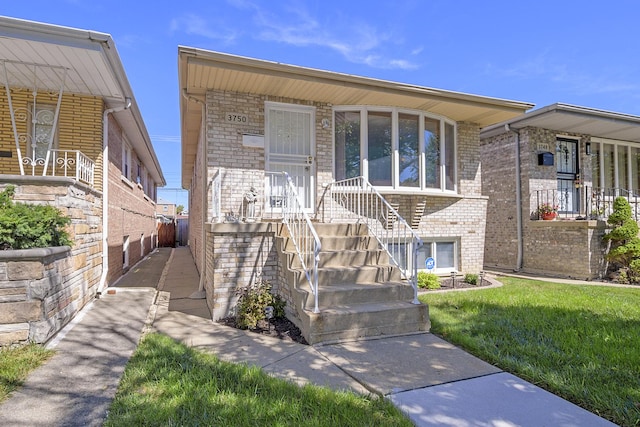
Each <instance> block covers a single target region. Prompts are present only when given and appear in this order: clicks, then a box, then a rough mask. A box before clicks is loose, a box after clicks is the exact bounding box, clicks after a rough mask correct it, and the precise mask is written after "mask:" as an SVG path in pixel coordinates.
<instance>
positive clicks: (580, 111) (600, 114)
mask: <svg viewBox="0 0 640 427" xmlns="http://www.w3.org/2000/svg"><path fill="white" fill-rule="evenodd" d="M505 125H509V127H510V128H511V129H514V130H518V129H523V128H525V127H537V128H542V129H548V130H553V131H556V132H567V133H575V134H581V135H589V136H594V137H599V138H606V139H615V140H620V141H628V142H638V143H640V117H638V116H632V115H628V114H622V113H614V112H610V111H604V110H596V109H592V108H586V107H578V106H574V105H569V104H553V105H550V106H547V107H543V108H540V109H538V110H535V111H532V112H530V113H526V114H524V115H522V116H520V117H516V118H515V119H512V120H508V121H506V122H503V123H499V124H496V125H493V126H489V127H487V128H485V129H483V130H482V132H481V133H480V137H481V138H489V137H492V136H496V135H499V134H501V133H504V132H506V129H505Z"/></svg>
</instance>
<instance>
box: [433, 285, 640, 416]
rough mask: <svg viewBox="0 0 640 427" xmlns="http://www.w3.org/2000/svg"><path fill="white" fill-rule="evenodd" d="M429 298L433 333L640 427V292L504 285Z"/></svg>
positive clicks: (509, 369) (628, 289)
mask: <svg viewBox="0 0 640 427" xmlns="http://www.w3.org/2000/svg"><path fill="white" fill-rule="evenodd" d="M500 281H501V282H503V283H504V286H503V287H500V288H493V289H485V290H477V291H470V292H449V293H439V294H436V293H431V294H428V293H427V294H423V295H421V296H420V300H421V301H423V302H425V303H427V304H429V314H430V317H431V331H432V332H433V333H435V334H438V335H440V336H442V337H443V338H444V339H446V340H447V341H450V342H452V343H454V344H457V345H459V346H461V347H463V348H464V349H466V350H467V351H469V352H470V353H473V354H475V355H476V356H478V357H480V358H482V359H484V360H486V361H488V362H490V363H492V364H494V365H496V366H498V367H500V368H501V369H503V370H505V371H508V372H511V373H513V374H515V375H517V376H519V377H521V378H523V379H525V380H527V381H529V382H532V383H534V384H536V385H538V386H540V387H543V388H545V389H547V390H549V391H551V392H553V393H555V394H558V395H560V396H562V397H564V398H565V399H567V400H570V401H572V402H574V403H576V404H578V405H580V406H582V407H583V408H585V409H588V410H590V411H592V412H594V413H596V414H598V415H600V416H602V417H604V418H607V419H609V420H611V421H613V422H615V423H617V424H620V425H623V426H640V287H639V288H614V287H606V286H588V285H585V286H576V285H566V284H557V283H549V282H542V281H534V280H524V279H517V278H500Z"/></svg>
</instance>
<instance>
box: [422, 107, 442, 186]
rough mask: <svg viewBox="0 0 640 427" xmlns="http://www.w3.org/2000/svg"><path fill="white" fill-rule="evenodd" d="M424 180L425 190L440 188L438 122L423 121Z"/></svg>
mask: <svg viewBox="0 0 640 427" xmlns="http://www.w3.org/2000/svg"><path fill="white" fill-rule="evenodd" d="M424 153H425V179H426V187H427V188H440V122H439V121H438V120H434V119H430V118H426V117H425V119H424Z"/></svg>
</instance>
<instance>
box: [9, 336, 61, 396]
mask: <svg viewBox="0 0 640 427" xmlns="http://www.w3.org/2000/svg"><path fill="white" fill-rule="evenodd" d="M52 355H53V351H51V350H45V349H44V348H43V347H42V346H39V345H37V344H29V345H26V346H23V347H18V348H3V349H0V402H2V401H3V400H4V399H6V398H7V396H8V395H9V393H11V392H12V391H13V390H15V389H16V388H18V387H20V386H21V385H22V383H23V382H24V380H25V379H26V378H27V375H29V373H30V372H31V371H33V370H34V369H36V368H37V367H38V366H40V365H41V364H42V363H44V362H45V361H46V360H47V359H49V358H50V357H51V356H52Z"/></svg>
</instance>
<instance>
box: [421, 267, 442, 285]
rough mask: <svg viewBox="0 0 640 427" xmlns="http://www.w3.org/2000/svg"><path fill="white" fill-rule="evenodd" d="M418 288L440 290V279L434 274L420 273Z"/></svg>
mask: <svg viewBox="0 0 640 427" xmlns="http://www.w3.org/2000/svg"><path fill="white" fill-rule="evenodd" d="M418 287H419V288H420V289H440V278H439V277H438V276H437V275H436V274H434V273H426V272H424V271H419V272H418Z"/></svg>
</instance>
